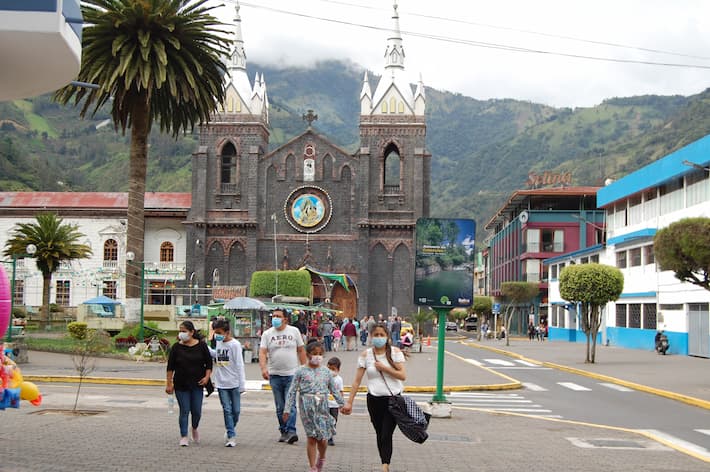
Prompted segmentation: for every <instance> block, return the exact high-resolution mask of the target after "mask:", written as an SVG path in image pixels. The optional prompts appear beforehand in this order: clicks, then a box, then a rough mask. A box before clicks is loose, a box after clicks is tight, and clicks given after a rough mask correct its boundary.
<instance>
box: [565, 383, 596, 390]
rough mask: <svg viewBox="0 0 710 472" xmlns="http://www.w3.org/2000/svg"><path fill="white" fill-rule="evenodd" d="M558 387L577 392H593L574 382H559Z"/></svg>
mask: <svg viewBox="0 0 710 472" xmlns="http://www.w3.org/2000/svg"><path fill="white" fill-rule="evenodd" d="M557 385H559V386H560V387H564V388H568V389H570V390H574V391H576V392H590V391H591V390H592V389H591V388H587V387H583V386H581V385H578V384H576V383H573V382H557Z"/></svg>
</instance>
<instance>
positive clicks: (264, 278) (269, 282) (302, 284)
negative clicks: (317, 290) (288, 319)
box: [249, 270, 311, 298]
mask: <svg viewBox="0 0 710 472" xmlns="http://www.w3.org/2000/svg"><path fill="white" fill-rule="evenodd" d="M276 277H278V279H279V293H278V295H286V296H287V297H308V298H310V297H311V274H310V272H308V271H307V270H280V271H273V270H264V271H259V272H254V273H253V274H252V276H251V285H250V286H249V295H250V296H252V297H272V296H274V295H277V293H276Z"/></svg>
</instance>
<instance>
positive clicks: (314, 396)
mask: <svg viewBox="0 0 710 472" xmlns="http://www.w3.org/2000/svg"><path fill="white" fill-rule="evenodd" d="M306 356H307V357H308V364H307V365H304V366H302V367H300V368H299V369H298V370H297V371H296V373H295V374H294V376H293V381H292V382H291V388H289V391H288V396H287V397H286V405H285V407H284V414H283V419H284V421H287V420H288V417H289V413H288V412H290V411H291V409H292V408H293V407H294V406H295V404H296V392H299V393H300V395H299V396H298V408H299V410H301V422H302V423H303V429H305V430H306V436H307V437H308V442H307V444H306V455H307V456H308V464H309V465H310V472H321V471H322V470H323V465H324V464H325V451H326V449H327V447H328V439H330V438H332V437H333V434H334V433H335V419H334V418H333V417H332V416H331V415H330V411H329V409H328V394H329V393H330V394H332V395H333V398H335V401H336V402H337V403H338V405H339V406H340V407H341V408H342V406H343V404H344V401H343V396H342V395H341V394H340V391H339V390H338V389H337V387H336V385H335V378H334V377H333V375H332V374H331V373H330V370H328V369H327V368H326V367H323V366H321V364H322V363H323V345H322V344H321V343H320V342H318V341H317V340H316V341H311V342H309V343H308V345H307V346H306ZM316 449H317V451H318V460H316Z"/></svg>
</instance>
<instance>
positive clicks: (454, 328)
mask: <svg viewBox="0 0 710 472" xmlns="http://www.w3.org/2000/svg"><path fill="white" fill-rule="evenodd" d="M445 329H446V331H458V329H459V327H458V326H456V322H455V321H447V322H446V328H445Z"/></svg>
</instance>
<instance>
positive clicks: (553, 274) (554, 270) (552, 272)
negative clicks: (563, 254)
mask: <svg viewBox="0 0 710 472" xmlns="http://www.w3.org/2000/svg"><path fill="white" fill-rule="evenodd" d="M550 278H552V279H556V278H557V264H552V265H551V266H550Z"/></svg>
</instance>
